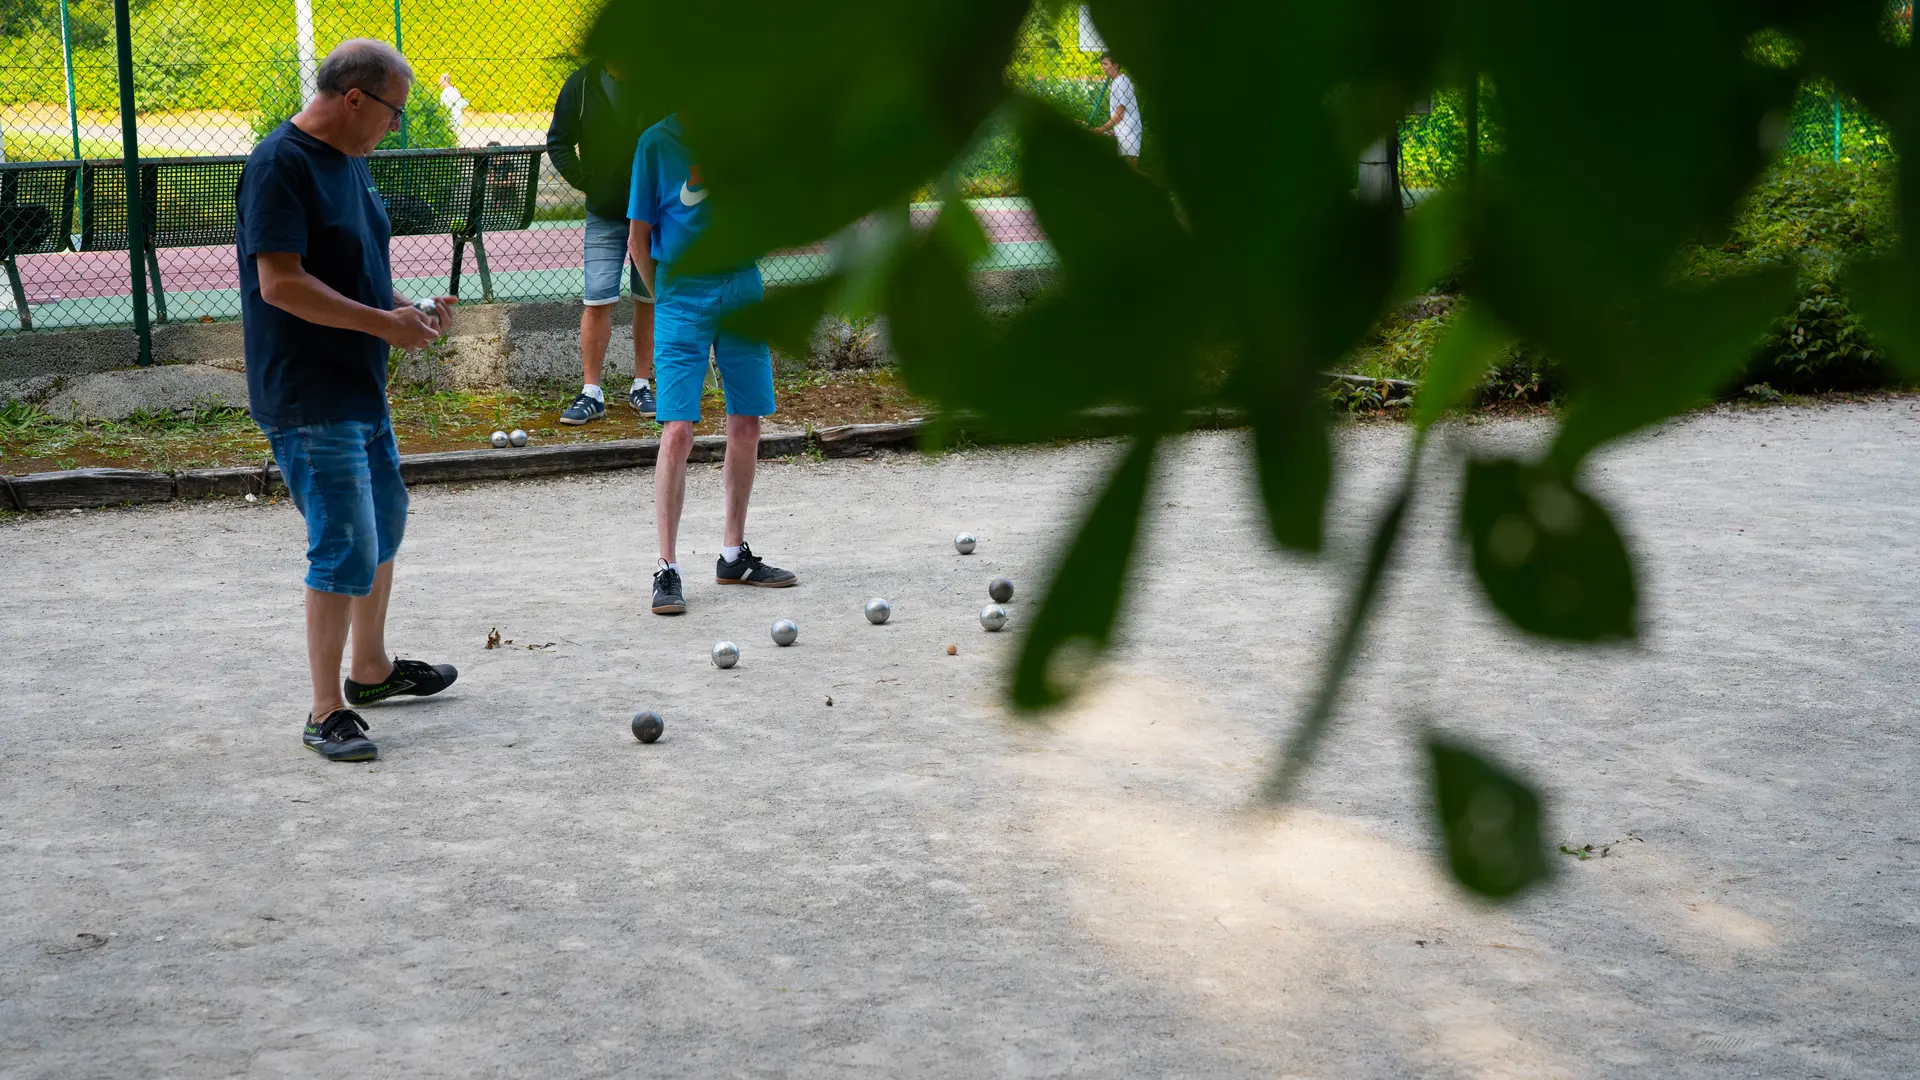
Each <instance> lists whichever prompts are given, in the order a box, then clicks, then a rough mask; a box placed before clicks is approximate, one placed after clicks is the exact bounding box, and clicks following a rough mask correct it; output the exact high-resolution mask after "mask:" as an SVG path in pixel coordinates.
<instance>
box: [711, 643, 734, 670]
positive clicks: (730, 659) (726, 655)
mask: <svg viewBox="0 0 1920 1080" xmlns="http://www.w3.org/2000/svg"><path fill="white" fill-rule="evenodd" d="M739 662H740V646H738V645H735V644H734V643H733V642H731V641H716V642H714V643H713V666H714V667H717V668H722V669H724V668H730V667H732V666H733V665H735V664H737V663H739Z"/></svg>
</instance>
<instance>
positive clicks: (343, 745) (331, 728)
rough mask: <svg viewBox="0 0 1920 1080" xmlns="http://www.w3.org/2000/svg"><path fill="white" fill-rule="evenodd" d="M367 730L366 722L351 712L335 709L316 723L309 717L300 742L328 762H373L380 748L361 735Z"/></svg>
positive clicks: (309, 715) (349, 710)
mask: <svg viewBox="0 0 1920 1080" xmlns="http://www.w3.org/2000/svg"><path fill="white" fill-rule="evenodd" d="M366 730H367V722H366V721H365V720H362V719H360V717H359V716H358V715H357V714H356V713H355V712H354V711H353V710H352V709H335V710H334V711H333V712H330V713H328V714H327V718H326V719H325V720H322V721H320V722H319V723H318V724H316V723H314V722H313V716H312V714H308V716H307V727H306V730H304V731H302V732H301V733H300V741H301V742H303V743H306V744H307V749H309V750H311V751H313V752H314V753H316V754H319V755H320V756H321V757H323V758H326V759H327V760H328V761H372V760H373V759H374V758H377V757H379V756H380V748H379V747H377V746H375V745H373V740H372V739H369V738H367V737H366V735H364V734H363V732H365V731H366Z"/></svg>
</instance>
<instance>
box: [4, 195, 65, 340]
mask: <svg viewBox="0 0 1920 1080" xmlns="http://www.w3.org/2000/svg"><path fill="white" fill-rule="evenodd" d="M79 171H80V170H79V166H78V165H77V164H76V163H74V162H71V161H67V162H53V163H45V162H8V163H0V261H4V262H5V264H6V267H7V284H8V285H9V286H11V287H12V289H13V310H14V312H15V313H16V314H17V315H18V316H19V317H20V329H22V330H31V329H33V312H32V311H31V310H30V309H29V308H28V307H27V291H26V289H25V288H24V287H23V286H22V285H21V283H20V267H19V265H18V264H17V263H15V262H14V257H15V256H18V255H44V254H49V253H52V252H55V251H60V250H62V249H64V248H66V247H67V246H68V245H69V244H70V243H71V242H72V240H71V238H70V236H69V235H68V234H69V233H71V232H72V231H73V187H74V177H75V175H76V174H77V173H78V172H79Z"/></svg>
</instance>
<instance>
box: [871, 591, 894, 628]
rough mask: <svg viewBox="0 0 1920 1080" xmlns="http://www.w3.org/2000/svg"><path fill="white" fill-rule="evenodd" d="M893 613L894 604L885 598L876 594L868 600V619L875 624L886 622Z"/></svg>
mask: <svg viewBox="0 0 1920 1080" xmlns="http://www.w3.org/2000/svg"><path fill="white" fill-rule="evenodd" d="M892 614H893V605H892V604H889V603H887V602H886V601H885V600H882V599H880V598H879V597H877V596H876V597H874V598H873V599H871V600H869V601H867V621H868V622H870V623H872V624H873V625H875V626H879V625H880V624H881V623H883V622H886V621H887V619H888V617H889V616H891V615H892Z"/></svg>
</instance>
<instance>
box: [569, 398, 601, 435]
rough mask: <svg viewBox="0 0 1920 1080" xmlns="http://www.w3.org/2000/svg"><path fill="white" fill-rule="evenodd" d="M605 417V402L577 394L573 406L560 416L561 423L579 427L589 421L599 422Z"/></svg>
mask: <svg viewBox="0 0 1920 1080" xmlns="http://www.w3.org/2000/svg"><path fill="white" fill-rule="evenodd" d="M605 415H607V406H606V403H605V402H603V401H601V400H600V399H599V398H595V397H588V396H587V395H585V394H576V395H575V396H574V399H573V404H571V405H569V406H567V409H566V411H565V412H563V413H561V414H560V422H561V423H563V424H567V425H570V426H572V427H579V426H580V425H581V424H584V423H586V422H587V421H589V420H598V419H600V418H601V417H603V416H605Z"/></svg>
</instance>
